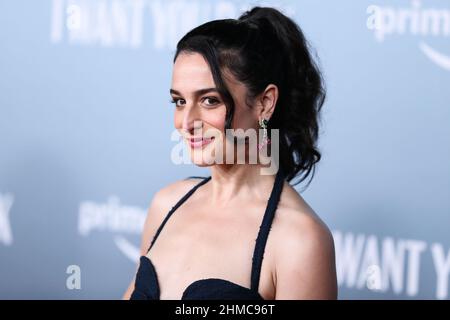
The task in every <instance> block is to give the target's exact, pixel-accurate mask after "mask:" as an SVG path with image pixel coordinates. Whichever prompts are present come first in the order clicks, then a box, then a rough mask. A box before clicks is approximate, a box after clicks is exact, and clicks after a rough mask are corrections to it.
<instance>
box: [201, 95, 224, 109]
mask: <svg viewBox="0 0 450 320" xmlns="http://www.w3.org/2000/svg"><path fill="white" fill-rule="evenodd" d="M202 102H204V103H205V105H206V106H208V107H213V106H216V105H218V104H220V101H219V99H217V98H216V97H204V98H203V99H202Z"/></svg>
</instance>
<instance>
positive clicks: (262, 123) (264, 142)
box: [258, 118, 270, 150]
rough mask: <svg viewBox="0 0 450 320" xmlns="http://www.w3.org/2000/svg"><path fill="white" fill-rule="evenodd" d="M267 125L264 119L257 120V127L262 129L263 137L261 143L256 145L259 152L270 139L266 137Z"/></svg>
mask: <svg viewBox="0 0 450 320" xmlns="http://www.w3.org/2000/svg"><path fill="white" fill-rule="evenodd" d="M268 123H269V121H268V120H266V119H264V118H262V119H259V126H260V127H261V128H262V129H263V137H262V143H258V150H261V149H262V148H263V147H264V146H266V145H269V144H270V139H269V137H268V135H267V124H268Z"/></svg>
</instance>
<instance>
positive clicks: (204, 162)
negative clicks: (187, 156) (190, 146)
mask: <svg viewBox="0 0 450 320" xmlns="http://www.w3.org/2000/svg"><path fill="white" fill-rule="evenodd" d="M191 161H192V163H193V164H195V165H196V166H199V167H209V166H212V165H215V164H216V159H215V158H214V157H213V156H210V155H206V154H203V155H202V154H200V153H199V154H195V155H194V154H193V153H192V152H191Z"/></svg>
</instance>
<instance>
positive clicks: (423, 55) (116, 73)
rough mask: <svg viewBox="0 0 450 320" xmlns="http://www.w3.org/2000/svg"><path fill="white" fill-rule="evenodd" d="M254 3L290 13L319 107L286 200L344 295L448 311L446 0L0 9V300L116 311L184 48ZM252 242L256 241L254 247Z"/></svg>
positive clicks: (449, 23)
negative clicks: (307, 169)
mask: <svg viewBox="0 0 450 320" xmlns="http://www.w3.org/2000/svg"><path fill="white" fill-rule="evenodd" d="M253 5H264V6H273V7H276V8H278V9H280V10H282V11H283V12H284V13H285V14H287V15H289V16H290V17H292V18H294V19H295V21H296V22H297V23H298V24H299V25H300V27H301V28H302V29H303V31H304V33H305V35H306V36H307V38H308V39H309V41H310V43H311V45H312V47H313V48H314V50H315V51H314V52H315V53H316V54H317V56H318V57H319V63H320V66H321V68H322V70H323V73H324V77H325V80H326V84H327V90H328V96H327V100H326V103H325V105H324V107H323V114H322V127H321V138H320V149H321V151H322V154H323V158H322V160H321V162H320V164H319V165H318V167H317V173H316V175H315V178H314V180H313V182H312V183H311V185H310V186H309V188H307V189H306V190H304V188H302V186H298V187H296V188H297V189H298V191H299V193H301V195H302V196H303V197H304V198H305V200H306V201H307V202H308V203H309V204H310V205H311V206H312V207H313V209H314V210H315V211H316V212H317V213H318V214H319V215H320V216H321V217H322V219H323V220H324V221H325V222H326V223H327V224H328V226H329V227H330V229H331V230H332V232H333V236H334V240H335V246H336V256H337V272H338V281H339V297H340V298H341V299H449V298H450V292H449V281H450V280H449V276H450V232H449V231H450V1H448V0H441V1H438V0H435V1H434V0H426V1H425V0H422V1H420V0H415V1H408V0H396V1H383V0H370V1H366V0H358V1H355V0H343V1H332V0H321V1H309V0H304V1H246V0H244V1H242V0H241V1H202V0H193V1H183V0H164V1H162V0H154V1H152V0H53V1H51V0H39V1H25V0H2V1H0V298H2V299H17V298H18V299H37V298H43V299H51V298H56V299H119V298H121V297H122V294H123V293H124V291H125V289H126V288H127V286H128V284H129V283H130V281H131V279H132V278H133V276H134V273H135V271H136V263H137V259H138V256H139V249H138V248H139V245H140V234H141V231H142V226H143V222H144V219H145V216H146V210H147V208H148V205H149V203H150V201H151V199H152V196H153V194H154V193H155V192H156V191H157V190H159V189H160V188H162V187H163V186H165V185H167V184H168V183H171V182H173V181H176V180H179V179H183V178H185V177H187V176H190V175H201V176H206V175H209V171H208V169H206V168H198V167H196V166H194V165H192V164H181V163H176V162H174V161H172V157H171V154H172V152H173V150H174V149H176V148H175V147H176V145H177V144H179V143H180V142H179V141H177V140H176V139H174V137H173V134H172V133H173V131H174V128H173V112H174V106H173V105H172V104H170V103H169V99H170V96H169V88H170V81H171V71H172V59H173V54H174V51H175V46H176V43H177V41H178V40H179V39H180V38H181V37H182V36H183V35H184V34H185V33H186V32H187V31H188V30H190V29H192V28H193V27H195V26H197V25H199V24H201V23H203V22H206V21H209V20H213V19H220V18H237V17H238V16H239V15H240V14H241V13H242V12H243V11H244V10H246V9H248V8H250V7H251V6H253ZM255 237H256V235H255Z"/></svg>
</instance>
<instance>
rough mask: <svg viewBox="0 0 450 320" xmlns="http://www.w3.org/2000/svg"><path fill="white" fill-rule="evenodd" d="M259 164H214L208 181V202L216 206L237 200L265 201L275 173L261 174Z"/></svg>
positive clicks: (222, 205)
mask: <svg viewBox="0 0 450 320" xmlns="http://www.w3.org/2000/svg"><path fill="white" fill-rule="evenodd" d="M262 168H263V167H262V166H261V165H248V164H246V165H214V166H212V167H211V181H210V182H209V184H210V186H209V203H210V205H211V206H214V207H216V208H220V207H224V206H227V205H229V204H230V203H232V202H233V201H235V200H238V201H258V200H262V201H267V200H268V197H269V196H270V193H271V191H272V188H273V184H274V182H275V174H270V175H267V174H262V172H264V171H262Z"/></svg>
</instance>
